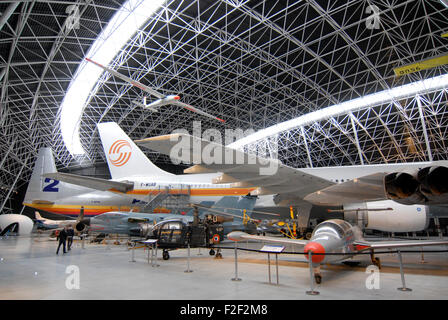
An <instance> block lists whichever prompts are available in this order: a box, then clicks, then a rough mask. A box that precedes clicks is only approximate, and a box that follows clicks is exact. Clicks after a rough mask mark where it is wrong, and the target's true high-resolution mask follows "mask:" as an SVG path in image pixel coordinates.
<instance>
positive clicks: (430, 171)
mask: <svg viewBox="0 0 448 320" xmlns="http://www.w3.org/2000/svg"><path fill="white" fill-rule="evenodd" d="M417 180H418V181H419V182H420V191H421V193H422V194H423V195H424V196H425V197H427V198H429V199H436V198H437V197H439V196H442V195H444V194H446V193H447V192H448V168H445V167H427V168H423V169H421V170H420V171H419V172H418V174H417Z"/></svg>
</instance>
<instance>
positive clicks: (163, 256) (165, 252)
mask: <svg viewBox="0 0 448 320" xmlns="http://www.w3.org/2000/svg"><path fill="white" fill-rule="evenodd" d="M162 258H163V260H168V259H169V258H170V254H169V253H168V251H163V254H162Z"/></svg>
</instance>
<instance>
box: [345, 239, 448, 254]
mask: <svg viewBox="0 0 448 320" xmlns="http://www.w3.org/2000/svg"><path fill="white" fill-rule="evenodd" d="M353 245H354V246H355V248H356V249H357V250H358V251H363V250H370V249H394V248H403V247H425V246H440V245H445V246H448V240H409V241H408V240H396V241H367V240H363V241H355V242H354V243H353Z"/></svg>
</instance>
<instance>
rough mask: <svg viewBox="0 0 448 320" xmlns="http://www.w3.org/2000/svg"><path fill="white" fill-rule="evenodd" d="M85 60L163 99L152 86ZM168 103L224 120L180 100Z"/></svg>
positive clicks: (163, 96)
mask: <svg viewBox="0 0 448 320" xmlns="http://www.w3.org/2000/svg"><path fill="white" fill-rule="evenodd" d="M86 60H87V61H89V62H91V63H93V64H95V65H96V66H98V67H100V68H102V69H103V70H105V71H107V72H109V73H110V74H112V75H113V76H115V77H117V78H119V79H121V80H123V81H126V82H128V83H130V84H132V85H133V86H135V87H137V88H140V89H142V90H143V91H145V92H147V93H149V94H150V95H153V96H155V97H157V98H159V99H163V98H165V95H163V94H162V93H160V92H158V91H156V90H154V89H152V88H150V87H148V86H145V85H144V84H143V83H140V82H138V81H135V80H132V79H131V78H129V77H126V76H125V75H122V74H121V73H119V72H117V71H115V70H112V69H111V68H108V67H106V66H103V65H102V64H100V63H98V62H95V61H93V60H91V59H89V58H86ZM170 104H176V105H179V106H181V107H183V108H185V109H188V110H190V111H192V112H196V113H199V114H201V115H203V116H206V117H209V118H212V119H215V120H218V121H220V122H225V120H223V119H220V118H218V117H215V116H213V115H211V114H209V113H207V112H205V111H202V110H200V109H198V108H195V107H193V106H190V105H189V104H186V103H184V102H181V101H178V100H176V101H172V102H171V103H170ZM144 108H147V106H144ZM149 109H150V110H151V111H153V112H157V111H154V110H155V109H152V108H149Z"/></svg>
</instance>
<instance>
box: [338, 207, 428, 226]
mask: <svg viewBox="0 0 448 320" xmlns="http://www.w3.org/2000/svg"><path fill="white" fill-rule="evenodd" d="M354 207H355V206H354V205H351V206H350V208H346V207H345V206H344V209H345V210H347V209H349V210H350V212H347V213H344V218H345V219H346V220H348V221H350V220H352V222H354V221H353V220H355V219H356V217H355V216H357V218H358V221H359V222H362V226H361V227H364V228H366V229H374V230H379V231H386V232H415V231H421V230H424V229H426V228H427V227H428V223H429V219H428V210H427V207H426V206H423V205H403V204H400V203H396V202H394V201H391V200H386V201H375V202H366V203H363V204H361V205H358V207H360V210H359V211H358V212H355V211H354ZM389 208H391V209H392V210H386V209H389ZM381 209H384V210H381Z"/></svg>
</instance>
